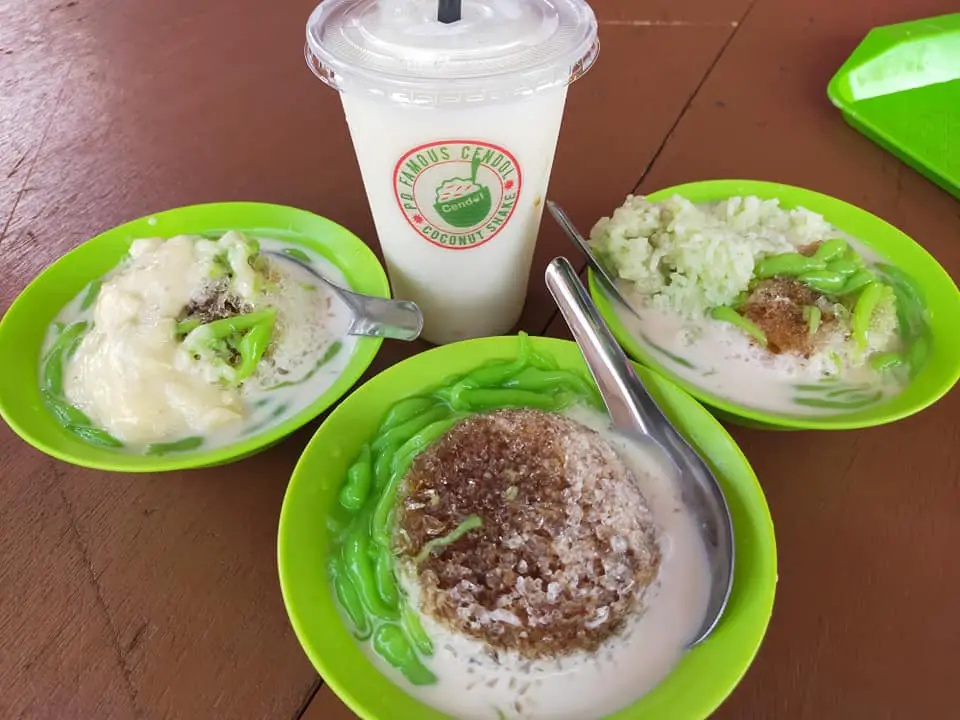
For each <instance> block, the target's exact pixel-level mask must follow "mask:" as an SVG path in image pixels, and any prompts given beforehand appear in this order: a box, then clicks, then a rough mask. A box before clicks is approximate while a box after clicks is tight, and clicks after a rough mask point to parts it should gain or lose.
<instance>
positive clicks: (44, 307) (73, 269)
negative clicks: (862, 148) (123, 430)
mask: <svg viewBox="0 0 960 720" xmlns="http://www.w3.org/2000/svg"><path fill="white" fill-rule="evenodd" d="M227 230H242V231H244V232H248V233H251V234H258V235H260V236H262V237H271V238H276V239H278V240H284V241H286V242H289V243H290V244H291V245H301V246H302V247H305V248H308V249H309V250H312V251H314V252H316V253H318V254H320V255H322V256H323V257H325V258H326V259H328V260H329V261H330V262H332V263H333V264H334V265H336V266H337V267H338V268H339V269H340V271H341V272H343V274H344V275H345V276H346V278H347V281H348V282H349V283H350V286H351V288H352V289H354V290H356V291H358V292H364V293H369V294H371V295H379V296H381V297H390V285H389V283H388V282H387V276H386V273H384V271H383V268H382V267H381V265H380V262H379V261H378V260H377V258H376V256H375V255H374V254H373V252H372V251H371V250H370V248H368V247H367V246H366V245H365V244H364V243H363V241H362V240H360V239H359V238H358V237H356V236H355V235H353V234H352V233H351V232H349V231H348V230H346V229H345V228H343V227H340V226H339V225H337V224H336V223H334V222H332V221H330V220H327V219H326V218H322V217H320V216H318V215H314V214H313V213H309V212H307V211H305V210H297V209H296V208H290V207H284V206H282V205H268V204H264V203H244V202H237V203H211V204H207V205H191V206H188V207H182V208H177V209H175V210H168V211H166V212H162V213H157V214H155V215H150V216H148V217H144V218H140V219H139V220H134V221H132V222H129V223H126V224H124V225H120V226H119V227H115V228H113V229H112V230H108V231H107V232H105V233H103V234H101V235H98V236H97V237H95V238H93V239H92V240H88V241H87V242H85V243H83V244H82V245H80V246H79V247H77V248H76V249H74V250H72V251H70V252H69V253H67V254H66V255H64V256H63V257H62V258H60V259H59V260H57V261H56V262H55V263H53V264H52V265H51V266H50V267H48V268H47V269H46V270H44V271H43V272H42V273H41V274H40V275H39V276H38V277H37V278H36V279H35V280H34V281H33V282H31V283H30V285H28V286H27V288H26V289H25V290H24V291H23V292H22V293H21V294H20V296H19V297H18V298H17V299H16V301H14V303H13V305H11V306H10V309H9V310H8V311H7V312H6V314H5V315H4V317H3V319H2V320H0V356H2V357H4V358H5V361H4V368H3V373H2V374H0V416H2V417H3V419H4V420H5V421H6V422H7V424H8V425H10V427H11V428H12V429H13V430H14V432H16V433H17V434H18V435H19V436H20V437H21V438H23V439H24V440H25V441H27V442H28V443H30V444H31V445H33V446H34V447H35V448H37V449H38V450H40V451H41V452H44V453H46V454H47V455H51V456H53V457H55V458H58V459H60V460H63V461H64V462H68V463H72V464H74V465H81V466H83V467H89V468H95V469H99V470H111V471H116V472H160V471H165V470H183V469H187V468H198V467H209V466H212V465H221V464H224V463H228V462H232V461H234V460H239V459H241V458H243V457H246V456H248V455H251V454H253V453H255V452H257V451H259V450H262V449H263V448H265V447H267V446H269V445H272V444H274V443H276V442H278V441H279V440H281V439H283V438H284V437H286V436H287V435H289V434H290V433H292V432H293V431H294V430H296V429H297V428H299V427H301V426H302V425H304V424H305V423H307V422H309V421H310V420H312V419H313V418H315V417H316V416H317V415H319V414H320V413H322V412H323V411H324V410H326V409H327V408H328V407H330V406H331V405H332V404H333V403H334V402H336V401H337V400H338V399H339V398H340V397H342V396H343V395H344V393H346V392H347V391H348V390H349V389H350V388H351V387H352V386H353V384H354V383H356V381H357V380H359V379H360V376H361V375H363V373H364V372H365V371H366V369H367V368H368V367H369V366H370V363H371V362H373V358H374V357H375V356H376V354H377V351H378V350H379V349H380V344H381V343H382V340H381V339H379V338H358V342H357V344H356V346H355V349H354V352H353V356H352V357H351V358H350V362H349V363H348V365H347V367H346V368H345V369H344V372H343V373H342V374H341V375H340V377H339V378H337V379H336V381H335V382H334V383H333V385H331V386H330V388H328V389H327V391H326V392H325V393H323V395H321V396H320V397H318V398H317V399H316V400H315V401H314V402H313V403H312V404H311V405H310V406H309V407H306V408H304V409H303V410H302V411H300V412H299V413H297V414H296V415H294V416H292V417H290V418H289V419H287V420H286V421H284V422H282V423H280V424H278V425H276V426H274V427H271V428H269V429H268V430H266V431H265V432H261V433H255V434H253V435H251V436H249V437H246V438H244V439H242V440H239V441H237V442H235V443H232V444H230V445H226V446H223V447H219V448H215V449H211V450H202V449H201V450H197V451H193V452H183V453H171V454H169V455H163V456H147V455H134V454H132V453H125V452H123V451H119V450H111V449H108V448H101V447H97V446H94V445H90V444H88V443H85V442H83V441H82V440H79V439H78V438H77V437H75V436H74V435H72V434H71V433H69V432H67V431H66V430H64V429H63V428H62V427H61V426H60V424H59V423H58V422H57V421H56V420H55V419H54V417H53V416H52V415H51V414H50V412H49V411H48V410H47V408H46V407H45V406H44V404H43V401H42V400H41V397H40V381H39V369H40V350H41V347H42V344H43V340H44V335H45V333H46V332H47V328H48V327H49V325H50V323H51V322H52V321H53V319H54V318H55V317H56V315H57V313H59V312H60V309H61V308H62V307H63V306H64V305H65V304H66V303H67V302H69V301H70V300H71V299H73V298H74V297H76V295H77V294H78V293H79V292H80V291H81V290H83V288H84V287H85V286H86V285H87V283H89V282H90V281H91V280H94V279H95V278H98V277H100V276H102V275H104V274H106V273H107V272H109V271H110V270H112V269H113V268H114V267H115V266H116V265H117V263H118V262H120V260H121V259H122V258H123V257H124V255H126V253H127V251H128V250H129V248H130V244H131V242H133V241H134V240H136V239H137V238H142V237H172V236H174V235H178V234H200V233H208V232H217V231H223V232H226V231H227Z"/></svg>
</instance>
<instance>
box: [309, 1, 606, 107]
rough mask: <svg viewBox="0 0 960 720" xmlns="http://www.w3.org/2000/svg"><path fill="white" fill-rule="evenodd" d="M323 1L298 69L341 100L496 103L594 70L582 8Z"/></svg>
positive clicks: (592, 32) (590, 29)
mask: <svg viewBox="0 0 960 720" xmlns="http://www.w3.org/2000/svg"><path fill="white" fill-rule="evenodd" d="M437 5H438V3H437V0H324V2H321V3H320V5H319V6H317V8H316V9H315V10H314V11H313V13H312V14H311V15H310V19H309V21H308V22H307V44H306V48H305V53H306V58H307V63H308V64H309V65H310V67H311V69H312V70H313V71H314V73H316V75H317V76H318V77H319V78H320V79H321V80H323V81H324V82H325V83H326V84H328V85H330V86H331V87H333V88H335V89H337V90H339V91H341V92H351V93H352V92H369V93H374V94H376V95H381V96H383V97H384V98H387V99H389V100H392V101H394V102H399V103H410V104H415V105H446V104H459V103H465V102H470V103H472V102H479V103H484V102H497V101H501V100H506V99H510V98H514V97H518V96H524V95H531V94H534V93H537V92H541V91H543V90H547V89H550V88H555V87H558V86H561V85H566V84H568V83H570V82H572V81H574V80H576V79H577V78H578V77H580V76H581V75H583V74H584V73H585V72H586V71H587V70H589V69H590V66H591V65H593V62H594V60H596V57H597V52H598V50H599V44H598V42H597V20H596V17H595V16H594V14H593V10H591V9H590V6H589V5H587V4H586V2H584V1H583V0H463V2H462V14H461V19H460V20H459V21H458V22H454V23H449V24H444V23H441V22H439V21H438V20H437Z"/></svg>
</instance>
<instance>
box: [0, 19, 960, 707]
mask: <svg viewBox="0 0 960 720" xmlns="http://www.w3.org/2000/svg"><path fill="white" fill-rule="evenodd" d="M313 4H314V0H282V1H281V2H273V3H262V2H257V1H256V0H229V1H228V0H205V1H204V2H193V1H192V0H137V1H136V2H115V1H114V2H111V0H69V1H67V0H5V2H3V3H0V310H5V309H6V308H7V307H8V306H9V304H10V303H11V302H12V301H13V299H14V297H15V296H16V294H17V293H18V292H19V291H20V290H21V289H22V288H23V287H24V286H25V285H26V284H27V283H28V282H29V281H30V280H31V279H32V278H33V277H34V276H35V275H36V273H37V272H39V271H40V270H41V269H42V268H43V267H45V266H46V265H47V264H49V263H50V262H51V261H52V260H53V259H55V258H56V257H58V256H59V255H61V254H62V253H63V252H65V251H66V250H68V249H70V248H71V247H74V246H76V245H77V244H78V243H80V242H82V241H83V240H85V239H87V238H89V237H91V236H93V235H95V234H96V233H98V232H100V231H102V230H104V229H106V228H109V227H111V226H113V225H115V224H117V223H120V222H122V221H125V220H129V219H132V218H135V217H139V216H141V215H143V214H146V213H148V212H151V211H156V210H161V209H165V208H168V207H175V206H178V205H184V204H190V203H196V202H204V201H212V200H231V199H255V200H264V201H271V202H280V203H284V204H289V205H295V206H300V207H304V208H306V209H309V210H313V211H316V212H318V213H321V214H323V215H326V216H328V217H331V218H332V219H334V220H336V221H338V222H340V223H342V224H344V225H346V226H348V227H350V228H351V229H352V230H354V231H355V232H356V233H357V234H359V235H360V236H361V237H364V238H367V239H368V240H369V242H370V244H371V246H373V247H376V239H375V235H374V233H373V226H372V221H371V219H370V214H369V210H368V208H367V205H366V200H365V197H364V193H363V189H362V186H361V183H360V176H359V172H358V170H357V167H356V164H355V162H354V159H353V151H352V147H351V145H350V142H349V137H348V134H347V129H346V125H345V123H344V122H343V118H342V115H341V111H340V107H339V102H338V100H337V98H336V96H335V94H334V93H333V92H332V91H329V90H328V89H326V88H324V87H323V86H322V85H321V84H320V83H319V82H317V81H316V80H315V78H313V76H312V75H310V73H309V71H308V70H307V69H306V67H305V66H304V64H303V59H302V54H301V49H302V44H303V24H304V21H305V18H306V16H307V15H308V13H309V11H310V9H311V8H312V6H313ZM594 5H595V8H596V10H597V13H598V16H599V17H600V19H601V37H602V44H603V50H602V53H601V57H600V60H599V62H598V64H597V65H596V67H595V68H594V69H593V70H592V71H591V72H590V73H589V74H588V75H587V76H586V77H585V78H584V79H583V80H582V81H580V82H579V83H577V85H576V86H575V87H574V88H573V89H572V90H571V93H570V100H569V103H568V110H567V114H566V117H565V122H564V128H563V132H562V135H561V139H560V148H559V150H558V155H557V161H556V164H555V169H554V176H553V181H552V186H551V195H552V196H553V197H555V198H556V199H557V200H558V201H560V202H561V203H562V204H563V205H564V206H566V207H567V209H568V210H569V211H570V212H571V214H572V215H573V217H574V219H575V220H576V221H577V222H578V223H580V224H581V225H582V226H583V227H584V228H588V227H589V226H590V224H592V222H593V221H594V220H596V219H597V218H598V217H599V216H601V215H603V214H605V213H608V212H609V211H610V210H612V208H613V207H615V206H616V205H617V204H619V203H620V202H621V201H622V199H623V196H624V195H625V194H626V193H627V192H630V191H631V190H632V189H633V188H634V187H635V186H636V185H637V183H638V181H640V189H641V190H643V191H647V190H653V189H656V188H659V187H663V186H666V185H669V184H674V183H677V182H682V181H689V180H697V179H704V178H714V177H751V178H760V179H771V180H780V181H785V182H791V183H796V184H800V185H805V186H808V187H811V188H813V189H817V190H821V191H824V192H827V193H830V194H833V195H836V196H838V197H841V198H844V199H846V200H850V201H852V202H855V203H857V204H859V205H862V206H863V207H865V208H867V209H868V210H871V211H873V212H876V213H878V214H880V215H881V216H883V217H885V218H886V219H888V220H890V221H891V222H893V223H895V224H897V225H899V226H900V227H902V228H903V229H904V230H905V231H906V232H907V233H909V234H911V235H912V236H913V237H914V238H916V239H917V240H918V241H919V242H920V243H922V244H923V245H925V246H926V247H927V248H928V249H929V250H930V251H931V252H932V253H933V254H934V255H935V256H936V257H937V258H938V259H939V260H940V261H941V263H943V264H944V266H945V267H946V268H947V270H948V271H949V272H950V273H951V274H952V275H954V276H955V277H956V276H957V275H958V274H960V203H958V202H957V201H956V200H954V199H952V198H950V197H949V196H947V195H946V194H945V193H943V192H942V191H940V190H938V189H937V188H935V187H934V186H933V185H931V184H930V183H928V182H927V181H925V180H924V179H922V178H921V177H920V176H919V175H917V174H916V173H914V172H913V171H912V170H909V169H908V168H906V167H904V166H903V165H902V164H900V163H899V162H898V161H897V160H895V159H894V158H893V157H891V156H890V155H888V154H886V153H884V152H883V151H881V150H880V149H879V148H877V147H875V146H874V145H872V144H871V143H870V142H868V141H867V140H866V139H864V138H862V137H861V136H859V135H858V134H856V133H855V132H853V131H852V130H850V129H849V128H848V127H847V126H846V125H844V123H843V122H842V120H841V119H840V117H839V115H838V113H837V112H836V111H835V110H834V109H833V108H831V107H830V105H829V103H828V102H827V100H826V98H825V87H826V83H827V81H828V79H829V77H830V75H831V74H832V73H833V72H834V71H835V69H836V68H837V67H838V66H839V65H840V63H841V62H842V61H843V59H844V58H845V57H846V56H847V55H848V54H849V52H850V51H852V49H853V48H854V47H855V45H856V44H857V42H858V41H859V39H860V38H861V37H862V35H863V34H864V33H865V32H866V31H867V30H868V29H869V28H870V27H872V26H874V25H878V24H884V23H888V22H897V21H900V20H906V19H911V18H916V17H923V16H929V15H936V14H941V13H945V12H950V11H955V10H956V9H957V8H956V2H955V0H885V2H883V3H881V2H871V1H870V0H845V1H840V0H673V1H670V0H595V3H594ZM557 254H570V255H571V256H573V254H572V253H569V251H568V246H567V245H566V243H565V241H564V240H563V239H562V238H561V236H560V235H559V233H558V232H557V231H556V229H555V228H554V227H553V225H552V223H550V222H549V221H546V222H545V223H544V227H543V232H542V233H541V237H540V241H539V247H538V252H537V258H536V261H535V266H534V270H533V275H532V279H531V285H530V296H529V300H528V304H527V308H526V311H525V313H524V316H523V318H522V320H521V323H520V327H521V328H522V329H525V330H528V331H530V332H534V333H541V332H543V331H544V330H545V329H546V330H547V332H548V333H549V334H554V335H565V328H564V327H563V325H562V323H561V322H559V321H557V319H556V318H555V313H554V310H553V306H552V304H551V302H550V300H549V298H548V296H547V294H546V292H545V290H544V287H543V283H542V281H541V276H542V271H543V267H544V266H545V264H546V262H547V261H548V260H549V259H550V258H551V257H553V256H555V255H557ZM423 347H424V346H423V345H422V344H414V345H412V346H402V345H399V344H392V345H391V344H386V345H385V346H384V349H383V351H382V352H381V354H380V356H379V357H378V358H377V360H376V362H375V364H374V367H373V368H372V369H371V373H372V372H375V371H377V370H380V369H383V368H384V367H387V366H388V365H390V364H391V363H393V362H396V361H397V360H399V359H401V358H402V357H403V356H406V355H408V354H410V353H412V352H416V351H417V350H420V349H422V348H423ZM316 424H317V423H316V422H314V423H312V424H311V425H310V426H309V427H307V428H305V429H304V430H302V431H300V432H298V433H296V434H295V435H294V436H292V437H291V438H289V439H288V440H286V441H285V442H284V443H282V444H281V445H279V446H277V447H275V448H273V449H271V450H269V451H267V452H265V453H263V454H261V455H258V456H256V457H254V458H251V459H249V460H246V461H244V462H242V463H239V464H236V465H233V466H229V467H225V468H219V469H215V470H205V471H196V472H182V473H170V474H165V475H153V476H138V477H127V476H122V475H114V474H108V473H98V472H92V471H86V470H80V469H77V468H73V467H70V466H67V465H64V464H62V463H59V462H56V461H53V460H50V459H48V458H46V457H45V456H43V455H41V454H39V453H38V452H36V451H34V450H32V449H30V448H29V447H28V446H26V445H25V444H24V443H22V442H21V441H20V440H19V439H18V438H16V437H15V436H14V435H13V433H12V432H11V431H10V430H9V429H8V428H6V426H3V427H0V718H51V719H56V720H66V719H71V718H95V719H96V720H101V719H103V720H105V719H107V718H149V719H151V720H152V719H154V718H203V719H204V720H206V719H208V718H218V719H219V718H230V719H232V718H244V719H245V718H249V719H250V720H260V719H262V718H283V719H284V720H286V719H287V718H297V717H301V716H302V717H304V718H309V719H310V720H348V719H349V718H350V717H352V715H351V714H350V713H349V712H348V711H347V710H346V708H344V707H343V706H342V705H341V704H340V703H339V701H338V700H337V699H336V698H335V697H334V696H333V695H332V693H330V692H329V691H328V690H327V689H326V688H322V687H321V688H320V689H319V691H318V690H317V689H318V687H319V685H320V683H319V680H318V678H317V676H316V673H315V672H314V671H313V669H312V668H311V666H310V664H309V662H308V661H307V660H306V658H305V656H304V655H303V653H302V652H301V650H300V648H299V646H298V644H297V641H296V638H295V637H294V635H293V633H292V631H291V630H290V628H289V625H288V623H287V619H286V615H285V613H284V610H283V603H282V601H281V599H280V592H279V587H278V584H277V579H276V561H275V538H276V528H277V517H278V514H279V508H280V503H281V500H282V496H283V492H284V488H285V486H286V482H287V478H288V477H289V474H290V472H291V470H292V468H293V465H294V463H295V461H296V458H297V456H298V454H299V452H300V450H301V449H302V448H303V446H304V444H305V443H306V441H307V439H308V438H309V436H310V433H311V432H312V430H313V429H314V428H315V427H316ZM958 426H960V396H958V395H957V394H956V393H953V394H951V395H950V396H948V397H947V398H946V399H944V400H943V401H942V402H940V403H939V404H937V405H936V406H935V407H933V408H931V409H930V410H929V411H927V412H925V413H923V414H921V415H919V416H917V417H915V418H912V419H909V420H906V421H903V422H901V423H897V424H896V425H893V426H889V427H885V428H878V429H874V430H868V431H863V432H844V433H784V434H781V433H763V432H757V431H748V430H743V429H739V428H733V432H734V434H735V436H736V438H737V440H738V441H739V442H740V443H741V445H742V447H743V449H744V451H745V452H746V453H747V455H748V456H749V458H750V460H751V462H752V463H753V464H754V466H755V469H756V470H757V473H758V475H759V476H760V478H761V482H762V483H763V485H764V487H765V490H766V492H767V494H768V498H769V502H770V505H771V510H772V512H773V515H774V521H775V523H776V526H777V531H778V541H779V551H780V578H781V580H780V585H779V590H778V596H777V606H776V609H775V612H774V618H773V622H772V624H771V627H770V632H769V634H768V637H767V640H766V641H765V643H764V646H763V648H762V649H761V652H760V654H759V656H758V658H757V661H756V663H755V664H754V666H753V667H752V668H751V670H750V671H749V672H748V674H747V676H746V677H745V679H744V681H743V683H742V684H741V686H740V687H739V688H738V689H737V690H736V691H735V692H734V694H733V696H732V697H731V698H730V700H729V701H728V702H727V703H726V704H725V705H724V706H723V707H722V708H721V710H720V711H719V712H718V713H717V717H723V718H731V719H732V718H763V719H767V718H788V719H791V720H792V719H793V718H803V719H807V718H809V719H810V720H832V719H834V718H836V719H837V720H848V719H858V718H864V719H869V720H878V719H880V718H925V719H926V718H937V719H939V718H950V717H956V710H955V704H956V703H955V699H954V694H955V693H954V687H953V686H952V684H951V681H952V680H953V676H954V674H955V673H954V671H953V668H954V667H955V663H956V656H957V653H958V651H960V614H958V613H957V612H956V610H955V605H956V602H955V598H957V597H960V567H958V565H957V564H956V563H955V562H954V561H953V560H952V558H953V556H954V555H955V552H954V549H955V548H956V547H960V522H958V521H957V518H958V517H960V459H958V458H960V455H958V453H957V451H956V447H957V440H958V434H960V431H958V430H957V428H958Z"/></svg>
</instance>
